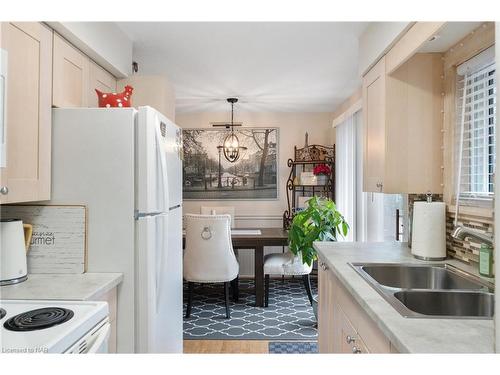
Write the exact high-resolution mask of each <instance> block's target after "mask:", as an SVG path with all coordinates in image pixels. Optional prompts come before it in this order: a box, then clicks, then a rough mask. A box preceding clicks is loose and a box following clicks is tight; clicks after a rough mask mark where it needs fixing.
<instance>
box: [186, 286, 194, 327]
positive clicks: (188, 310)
mask: <svg viewBox="0 0 500 375" xmlns="http://www.w3.org/2000/svg"><path fill="white" fill-rule="evenodd" d="M193 289H194V283H192V282H191V281H188V300H187V308H186V318H189V317H190V316H191V305H192V304H193Z"/></svg>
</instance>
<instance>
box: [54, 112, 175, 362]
mask: <svg viewBox="0 0 500 375" xmlns="http://www.w3.org/2000/svg"><path fill="white" fill-rule="evenodd" d="M52 118H53V129H52V200H51V201H50V204H68V205H85V206H86V207H87V272H120V273H123V276H124V280H123V283H122V284H120V285H119V287H118V296H117V299H118V301H117V302H118V311H117V320H116V332H117V351H118V352H120V353H133V352H136V353H180V352H182V208H181V204H182V185H181V184H182V132H181V129H180V128H179V127H178V126H176V125H175V124H174V123H172V122H171V121H170V120H168V119H167V118H166V117H164V116H163V115H162V114H161V113H159V112H158V111H156V110H154V109H153V108H151V107H139V109H138V110H135V109H133V108H116V109H101V108H74V109H69V108H68V109H66V108H62V109H54V110H53V114H52Z"/></svg>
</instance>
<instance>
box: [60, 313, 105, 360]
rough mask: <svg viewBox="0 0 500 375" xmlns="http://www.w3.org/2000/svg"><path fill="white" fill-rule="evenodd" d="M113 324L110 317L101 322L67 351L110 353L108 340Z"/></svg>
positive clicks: (71, 352) (75, 352) (69, 352)
mask: <svg viewBox="0 0 500 375" xmlns="http://www.w3.org/2000/svg"><path fill="white" fill-rule="evenodd" d="M110 330H111V325H110V324H109V321H108V319H106V320H105V321H104V322H101V324H99V325H98V326H96V327H95V328H94V329H92V330H91V331H90V332H89V333H87V334H86V335H85V336H84V337H82V338H81V339H80V340H78V341H77V342H76V344H75V345H73V346H72V347H71V348H70V349H69V350H67V351H66V352H65V353H68V354H95V353H108V341H109V334H110Z"/></svg>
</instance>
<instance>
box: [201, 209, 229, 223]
mask: <svg viewBox="0 0 500 375" xmlns="http://www.w3.org/2000/svg"><path fill="white" fill-rule="evenodd" d="M200 214H202V215H229V216H231V228H234V227H235V223H234V206H201V207H200Z"/></svg>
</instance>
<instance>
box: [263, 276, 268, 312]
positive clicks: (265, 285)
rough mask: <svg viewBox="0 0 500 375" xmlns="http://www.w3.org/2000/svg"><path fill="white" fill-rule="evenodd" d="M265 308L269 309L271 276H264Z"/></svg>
mask: <svg viewBox="0 0 500 375" xmlns="http://www.w3.org/2000/svg"><path fill="white" fill-rule="evenodd" d="M264 307H269V275H265V276H264Z"/></svg>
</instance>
